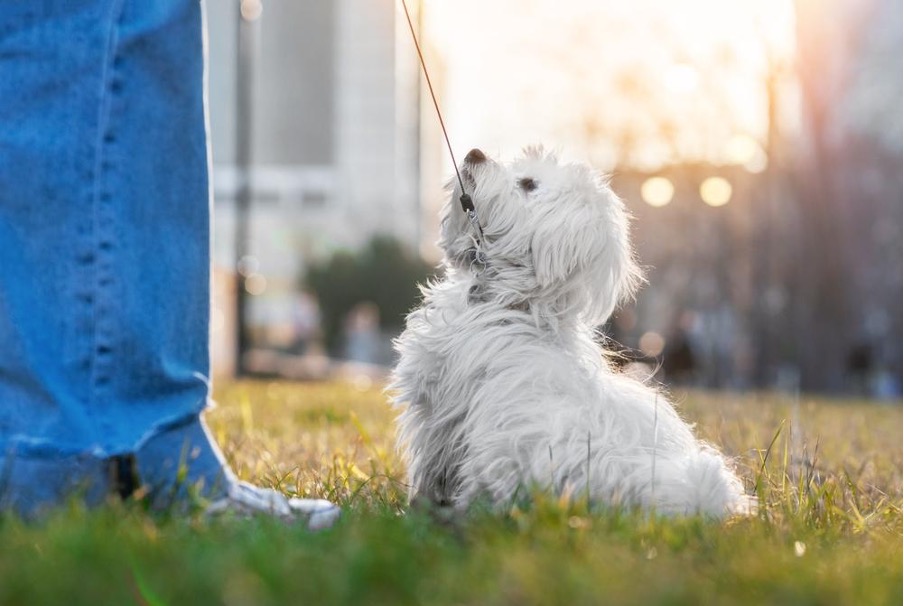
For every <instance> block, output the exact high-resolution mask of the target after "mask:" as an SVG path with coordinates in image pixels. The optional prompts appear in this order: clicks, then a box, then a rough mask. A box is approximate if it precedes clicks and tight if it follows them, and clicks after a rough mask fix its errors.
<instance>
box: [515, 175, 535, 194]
mask: <svg viewBox="0 0 904 606" xmlns="http://www.w3.org/2000/svg"><path fill="white" fill-rule="evenodd" d="M518 186H519V187H521V189H523V190H524V191H534V190H535V189H537V182H536V181H534V180H533V179H531V178H530V177H524V178H523V179H519V180H518Z"/></svg>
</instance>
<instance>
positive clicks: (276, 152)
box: [207, 0, 421, 371]
mask: <svg viewBox="0 0 904 606" xmlns="http://www.w3.org/2000/svg"><path fill="white" fill-rule="evenodd" d="M242 4H245V5H246V9H247V8H248V6H249V5H256V4H257V3H253V2H252V3H250V4H249V3H242ZM412 4H413V6H412V8H414V9H416V8H417V6H416V5H417V3H416V2H415V3H412ZM260 6H261V7H262V11H261V12H260V14H259V15H258V14H257V13H256V12H253V13H252V14H251V15H250V16H251V17H252V19H253V23H251V26H252V27H254V28H255V29H256V31H255V32H254V33H255V37H254V38H255V39H254V48H253V49H252V56H253V63H252V68H251V70H249V71H250V72H251V74H250V78H249V80H248V83H249V85H250V86H251V87H252V95H251V107H252V112H251V115H250V116H239V115H237V113H236V107H237V103H236V100H237V99H236V90H237V89H236V87H237V81H236V79H237V67H236V66H237V60H236V56H237V37H238V24H239V19H240V2H238V0H236V1H233V2H208V3H207V22H208V23H207V25H208V48H209V75H208V79H209V108H210V127H211V128H210V130H211V142H212V151H213V171H214V172H213V190H214V191H213V193H214V204H215V213H214V217H215V218H214V250H213V257H214V264H215V265H216V266H217V268H218V270H217V272H216V275H217V276H218V279H220V280H221V281H228V280H229V279H230V277H231V276H234V273H233V272H234V267H235V249H234V238H233V234H234V229H235V220H236V219H235V198H236V193H237V186H238V173H237V167H236V159H237V150H236V135H237V130H236V125H237V124H238V122H239V120H248V121H250V133H251V142H250V147H251V149H250V155H251V164H252V168H251V175H250V184H251V206H252V211H251V219H250V226H249V231H250V255H249V258H248V259H246V260H245V267H244V269H245V270H246V271H248V272H251V273H254V274H255V275H256V276H257V278H256V280H255V281H254V282H253V284H254V291H255V292H254V293H253V295H254V296H253V297H251V300H250V303H249V316H250V317H249V323H250V324H251V325H252V326H253V327H257V328H256V329H255V330H256V332H257V334H258V335H259V336H260V337H261V338H262V339H263V340H264V341H267V342H268V343H271V344H274V345H283V344H288V342H289V341H291V339H292V338H293V335H292V330H293V323H292V318H293V307H294V306H295V304H296V297H297V295H296V291H297V288H298V282H299V278H300V276H301V275H302V273H303V270H304V266H305V264H306V263H307V262H310V261H311V260H312V259H316V258H318V257H322V256H324V255H326V254H328V253H330V252H333V251H335V250H337V249H357V248H359V247H361V246H362V245H363V244H364V243H365V242H367V241H368V240H369V238H370V237H372V236H373V235H374V234H389V235H393V236H395V237H397V238H398V239H400V240H401V241H403V242H404V243H406V244H408V245H409V246H410V247H412V248H413V249H417V248H418V247H419V246H420V240H421V233H420V230H421V211H420V204H419V191H418V188H419V184H420V181H419V162H420V157H419V140H420V136H421V134H420V130H419V125H418V117H419V102H420V99H419V92H418V71H417V70H418V65H417V63H416V56H415V54H414V52H413V48H412V47H411V42H410V38H409V36H410V35H409V33H408V30H407V24H406V23H405V21H404V15H402V14H400V13H399V12H398V10H397V6H396V3H395V2H394V0H306V1H304V2H294V1H290V0H271V1H264V2H263V3H262V5H260ZM258 8H259V7H257V6H252V9H253V10H254V11H256V10H257V9H258ZM230 290H231V287H229V286H224V287H223V288H218V289H217V291H218V292H222V293H228V292H230ZM230 305H232V301H231V299H230V298H229V297H228V296H225V295H223V296H220V297H218V298H217V300H216V301H215V307H217V308H218V309H215V311H214V316H215V317H218V318H232V317H233V315H232V314H231V312H230V311H229V310H228V309H225V308H227V307H229V306H230ZM215 329H216V327H215ZM231 329H232V327H231V325H225V326H224V327H223V328H222V329H221V330H219V331H215V335H214V338H215V345H214V349H215V351H216V353H217V355H218V356H220V357H219V359H218V364H219V365H220V368H219V370H220V371H224V370H226V369H227V368H228V367H230V366H231V361H230V360H228V356H224V355H223V354H224V353H225V352H227V351H228V352H231V350H232V349H231V347H229V346H228V344H227V339H228V338H229V336H230V335H229V332H230V330H231ZM261 331H263V333H262V332H261Z"/></svg>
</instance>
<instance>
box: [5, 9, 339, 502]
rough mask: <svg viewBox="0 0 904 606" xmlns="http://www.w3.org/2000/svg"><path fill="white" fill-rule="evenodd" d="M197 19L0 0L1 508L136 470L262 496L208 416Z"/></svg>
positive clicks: (214, 491)
mask: <svg viewBox="0 0 904 606" xmlns="http://www.w3.org/2000/svg"><path fill="white" fill-rule="evenodd" d="M202 21H203V19H202V6H201V4H200V3H199V2H198V0H158V1H155V2H144V1H141V0H70V1H68V2H43V3H31V2H22V3H13V4H12V5H11V6H9V7H4V9H3V10H2V11H0V116H2V119H0V158H2V161H0V268H2V270H0V508H12V509H14V510H17V511H19V512H20V513H22V514H24V515H30V514H32V513H33V512H34V511H36V510H37V509H38V508H39V507H41V506H42V505H45V504H56V503H59V502H60V500H62V499H63V498H66V497H67V496H68V495H69V494H70V493H72V492H73V490H83V491H85V493H84V497H85V498H86V500H88V501H89V502H97V501H99V500H102V499H103V498H104V497H105V495H106V494H108V493H109V492H111V491H113V492H115V491H118V492H121V493H124V492H128V491H129V490H130V489H131V488H132V486H129V485H128V484H129V483H130V482H132V481H134V480H136V479H137V478H140V480H141V482H142V483H143V484H144V485H145V486H146V487H148V488H149V489H150V490H151V497H152V499H153V501H154V502H155V503H157V504H166V503H167V502H169V501H170V500H172V499H173V498H175V500H177V501H178V500H180V499H182V498H184V497H185V496H186V494H187V493H186V490H185V489H186V487H187V486H193V487H198V486H199V485H200V486H201V487H203V489H204V490H203V492H204V494H205V496H207V497H208V498H218V497H224V496H226V495H233V494H237V495H239V499H240V500H244V501H245V502H249V501H250V502H254V496H255V495H254V494H251V493H253V491H254V490H255V489H253V488H251V487H247V486H241V485H240V484H239V483H237V482H236V480H235V478H234V477H233V476H232V474H231V472H230V471H229V470H228V468H227V467H226V465H225V464H224V462H223V458H222V455H221V454H220V453H219V451H218V450H217V448H216V446H215V445H214V444H213V442H212V441H211V439H210V437H209V435H208V433H207V431H206V429H205V427H204V426H203V423H202V421H201V420H200V413H201V411H202V410H204V408H205V407H206V405H207V398H208V396H209V383H208V376H209V345H208V321H209V297H210V271H209V263H210V258H209V247H210V244H209V237H210V234H209V207H210V204H209V188H208V148H207V138H206V120H205V105H204V77H203V76H204V49H203V44H202V39H203V37H202V27H203V23H202ZM180 467H181V470H180ZM136 468H137V472H138V473H137V478H136V477H135V474H133V473H132V471H133V470H134V469H136ZM186 472H187V473H186ZM124 479H125V485H120V486H117V485H115V484H116V482H117V481H119V482H120V483H122V482H123V481H124ZM249 491H250V492H249ZM249 494H250V495H251V496H250V497H249ZM270 496H272V495H270ZM267 498H269V496H268V497H267ZM298 505H301V504H298ZM331 515H332V514H331Z"/></svg>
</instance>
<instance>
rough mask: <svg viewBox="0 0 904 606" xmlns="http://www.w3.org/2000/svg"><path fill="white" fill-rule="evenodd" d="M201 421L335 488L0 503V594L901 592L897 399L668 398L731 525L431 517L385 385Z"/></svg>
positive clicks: (221, 598)
mask: <svg viewBox="0 0 904 606" xmlns="http://www.w3.org/2000/svg"><path fill="white" fill-rule="evenodd" d="M216 396H217V399H218V401H219V402H220V406H219V408H218V409H216V410H214V411H213V412H212V413H210V414H209V421H210V423H211V427H212V428H213V431H214V434H215V435H216V436H217V438H218V440H219V441H220V443H221V444H222V445H223V446H224V450H225V451H226V453H227V456H228V458H229V460H230V462H231V463H232V464H233V466H234V468H235V469H236V471H237V472H238V473H239V475H240V476H242V477H243V478H244V479H247V480H250V481H253V482H256V483H259V484H262V485H267V486H274V487H278V488H279V489H281V490H283V491H284V492H286V493H289V494H297V495H301V496H317V497H321V496H322V497H327V498H331V499H333V500H335V501H337V502H339V503H341V504H342V505H343V506H344V507H345V515H344V517H343V519H342V521H341V522H340V524H339V525H338V526H337V527H336V528H334V529H332V530H330V531H326V532H322V533H317V534H311V533H307V532H305V531H303V530H301V529H300V528H298V527H291V526H287V525H285V524H282V523H279V522H275V521H272V520H267V519H257V520H235V519H218V520H208V519H205V518H203V517H201V516H195V517H188V518H166V517H160V516H151V515H148V514H147V513H145V512H144V511H143V510H142V508H141V507H139V506H137V505H116V504H111V505H110V506H109V507H106V508H103V509H101V510H99V511H93V512H86V511H84V510H82V509H80V508H78V507H74V506H73V507H70V508H68V509H66V510H63V511H60V512H59V513H58V514H56V515H55V516H53V517H52V518H50V519H48V520H47V521H45V522H42V523H41V524H38V525H25V524H22V523H21V522H19V521H17V520H15V519H13V518H11V517H0V604H59V603H65V604H151V605H156V604H227V605H233V604H407V603H429V604H475V605H476V604H512V605H520V604H795V605H797V604H856V605H861V604H900V603H901V597H902V596H901V587H902V568H901V566H902V560H901V558H902V549H901V537H902V515H901V504H902V486H901V484H902V435H901V429H902V411H901V407H900V406H894V407H880V406H877V405H874V404H870V403H868V402H852V401H843V402H842V401H830V400H818V399H808V398H804V399H803V401H801V402H800V403H799V405H797V406H795V404H794V402H793V401H792V400H790V399H788V398H786V397H782V396H774V395H744V396H738V395H730V394H704V393H690V394H685V395H679V397H678V399H679V402H680V408H681V411H682V414H683V415H684V416H685V417H686V418H688V419H690V420H693V421H695V422H696V423H697V424H698V432H699V434H700V435H701V436H703V437H705V438H706V439H708V440H710V441H712V442H714V443H716V444H718V445H719V446H720V447H721V448H722V449H724V450H725V451H726V452H728V453H730V454H731V455H733V456H736V457H737V459H738V464H739V469H740V472H741V474H742V476H743V477H744V480H745V482H746V483H747V484H748V489H749V490H750V491H751V492H755V493H756V494H758V496H759V498H760V512H759V514H758V515H757V516H755V517H753V518H750V519H735V520H730V521H728V522H725V523H717V522H712V521H706V520H701V519H697V518H690V519H678V520H668V519H658V518H654V517H651V516H649V515H645V514H643V513H639V512H633V513H631V512H629V513H625V512H617V511H603V510H600V509H598V508H593V509H592V510H589V509H588V506H587V504H586V503H580V502H578V503H572V504H566V503H560V502H557V501H556V500H554V499H550V498H544V497H542V496H539V495H538V496H537V497H536V498H535V499H534V500H533V502H532V503H531V504H530V505H528V506H524V507H522V508H520V509H514V510H512V511H510V512H508V514H506V515H496V514H492V513H489V512H487V511H475V512H473V513H472V514H470V515H469V516H468V517H467V518H466V519H463V520H452V521H448V520H447V521H439V520H437V519H434V518H431V517H430V516H429V515H427V514H425V513H423V512H409V511H407V508H406V506H405V489H404V486H403V484H402V479H403V477H404V473H403V470H402V468H401V465H400V463H399V461H398V459H397V456H396V454H395V451H394V444H393V431H392V413H391V412H390V411H389V410H388V407H387V406H386V404H385V398H384V396H383V395H382V394H381V392H380V390H379V389H376V388H374V389H367V390H364V391H361V390H357V389H355V388H353V387H351V386H346V385H341V384H302V385H298V384H288V383H238V384H221V385H220V387H219V389H218V390H217V394H216Z"/></svg>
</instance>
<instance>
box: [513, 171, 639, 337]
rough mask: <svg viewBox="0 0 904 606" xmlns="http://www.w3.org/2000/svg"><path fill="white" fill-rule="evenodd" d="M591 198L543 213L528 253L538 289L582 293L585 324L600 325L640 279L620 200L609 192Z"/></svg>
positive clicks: (606, 190)
mask: <svg viewBox="0 0 904 606" xmlns="http://www.w3.org/2000/svg"><path fill="white" fill-rule="evenodd" d="M591 197H592V198H593V199H591V200H590V201H589V202H588V203H583V204H579V205H575V204H567V205H565V204H563V205H562V207H561V208H553V209H551V210H550V211H549V212H547V213H544V216H543V217H541V218H540V221H539V222H538V224H537V227H536V229H535V230H534V235H533V238H532V241H531V250H532V256H533V264H534V272H535V274H536V278H537V283H538V285H539V286H540V287H541V288H544V289H545V288H555V289H558V290H560V291H563V292H564V291H569V292H575V293H576V292H580V294H581V296H580V297H579V298H580V299H582V300H583V301H584V303H583V304H582V307H583V308H584V312H583V315H584V316H585V318H586V319H588V320H590V321H593V322H595V323H602V322H605V321H606V319H608V317H609V316H610V315H611V314H612V312H613V311H614V310H615V307H616V306H617V305H618V304H619V303H621V302H622V301H623V300H625V299H627V298H630V297H631V296H632V295H633V294H634V292H635V291H636V290H637V287H638V286H639V284H640V283H641V281H642V279H643V278H642V274H641V271H640V268H639V267H638V265H637V263H636V262H635V260H634V254H633V250H632V248H631V243H630V238H629V234H628V218H627V216H626V214H625V212H624V205H623V204H622V202H621V200H619V199H618V198H617V197H616V196H615V194H613V193H612V192H611V191H610V190H608V188H604V189H601V190H597V191H595V192H593V194H592V196H591ZM601 211H602V212H601Z"/></svg>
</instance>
